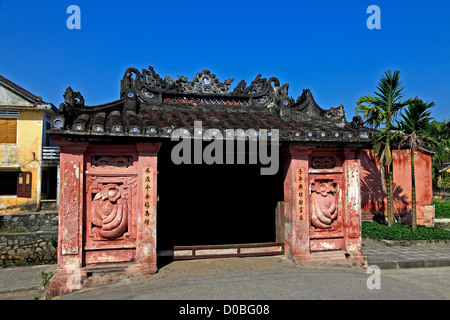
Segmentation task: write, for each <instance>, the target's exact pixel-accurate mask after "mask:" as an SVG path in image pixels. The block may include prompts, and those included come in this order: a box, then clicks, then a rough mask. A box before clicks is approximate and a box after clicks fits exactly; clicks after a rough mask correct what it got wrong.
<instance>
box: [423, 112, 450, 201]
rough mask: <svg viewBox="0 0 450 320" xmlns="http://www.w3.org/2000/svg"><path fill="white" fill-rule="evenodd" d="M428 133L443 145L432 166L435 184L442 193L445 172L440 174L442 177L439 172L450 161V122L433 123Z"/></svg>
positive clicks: (437, 152)
mask: <svg viewBox="0 0 450 320" xmlns="http://www.w3.org/2000/svg"><path fill="white" fill-rule="evenodd" d="M427 132H428V134H429V135H430V136H432V137H433V138H434V139H436V140H437V141H439V143H440V145H441V149H440V150H436V152H435V154H434V155H433V157H432V164H433V176H434V177H433V180H435V181H434V184H435V185H436V186H437V187H439V189H440V191H441V192H442V186H443V171H441V172H440V177H439V176H438V175H439V171H440V170H441V169H442V167H443V164H444V162H447V161H448V160H449V159H450V121H436V120H434V121H431V122H430V126H429V129H428V131H427ZM439 182H440V183H439ZM444 193H445V186H444Z"/></svg>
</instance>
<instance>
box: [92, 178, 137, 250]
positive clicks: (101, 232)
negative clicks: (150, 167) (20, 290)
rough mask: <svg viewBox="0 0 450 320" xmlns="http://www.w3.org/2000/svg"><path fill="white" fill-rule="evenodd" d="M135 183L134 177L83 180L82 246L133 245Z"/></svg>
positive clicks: (134, 233)
mask: <svg viewBox="0 0 450 320" xmlns="http://www.w3.org/2000/svg"><path fill="white" fill-rule="evenodd" d="M136 181H137V179H136V177H135V176H128V177H102V176H93V175H89V176H87V181H86V189H87V197H86V202H87V203H86V223H85V227H86V228H85V230H86V246H88V247H89V246H98V245H106V244H108V245H110V244H118V245H122V244H130V243H134V240H135V235H136V222H135V221H136V218H135V211H136V210H135V207H136V203H135V202H136V200H135V197H136V191H137V182H136Z"/></svg>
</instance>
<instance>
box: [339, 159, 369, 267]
mask: <svg viewBox="0 0 450 320" xmlns="http://www.w3.org/2000/svg"><path fill="white" fill-rule="evenodd" d="M344 154H345V161H344V182H345V202H344V209H345V214H344V249H345V250H346V251H347V254H348V255H349V258H350V259H352V260H353V261H355V262H357V263H363V262H364V258H363V255H362V253H361V247H362V237H361V163H360V159H359V154H360V151H359V150H346V151H345V152H344Z"/></svg>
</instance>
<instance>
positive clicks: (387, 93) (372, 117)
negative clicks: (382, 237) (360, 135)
mask: <svg viewBox="0 0 450 320" xmlns="http://www.w3.org/2000/svg"><path fill="white" fill-rule="evenodd" d="M377 89H378V92H374V93H375V95H365V96H362V97H360V98H359V99H358V101H357V102H356V109H355V111H356V113H359V114H362V116H363V119H364V123H365V124H366V125H368V126H370V127H372V128H374V129H379V128H380V127H385V126H389V125H391V124H392V123H393V121H394V120H395V119H396V116H397V114H398V113H399V111H400V110H401V109H402V108H403V107H404V106H406V105H408V104H409V103H410V102H411V100H412V99H407V100H404V101H403V100H402V99H403V97H404V94H403V89H404V87H403V86H402V82H401V81H400V71H397V70H395V71H394V72H391V71H390V70H388V71H386V72H385V73H384V76H383V77H382V78H381V79H380V82H379V84H378V86H377ZM374 138H375V145H374V151H375V152H376V154H377V157H378V159H379V160H380V172H381V177H382V179H381V180H382V182H383V190H384V192H385V193H386V194H387V203H388V225H389V226H392V225H393V224H394V201H393V187H392V184H393V181H392V178H393V170H392V152H391V150H392V141H391V136H390V135H389V134H387V135H386V134H378V135H377V134H376V135H375V136H374Z"/></svg>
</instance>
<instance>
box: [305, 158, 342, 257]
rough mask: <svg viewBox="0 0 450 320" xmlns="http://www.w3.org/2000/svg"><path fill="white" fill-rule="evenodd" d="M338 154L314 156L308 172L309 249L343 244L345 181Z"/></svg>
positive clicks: (326, 248)
mask: <svg viewBox="0 0 450 320" xmlns="http://www.w3.org/2000/svg"><path fill="white" fill-rule="evenodd" d="M340 164H341V161H340V159H339V157H335V156H333V155H326V156H321V155H316V156H313V157H312V158H311V168H310V172H309V214H310V221H311V224H310V249H311V251H321V250H339V249H342V247H343V237H344V232H343V221H344V217H343V214H344V208H343V201H344V184H343V170H342V167H341V166H339V165H340Z"/></svg>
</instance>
